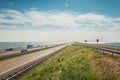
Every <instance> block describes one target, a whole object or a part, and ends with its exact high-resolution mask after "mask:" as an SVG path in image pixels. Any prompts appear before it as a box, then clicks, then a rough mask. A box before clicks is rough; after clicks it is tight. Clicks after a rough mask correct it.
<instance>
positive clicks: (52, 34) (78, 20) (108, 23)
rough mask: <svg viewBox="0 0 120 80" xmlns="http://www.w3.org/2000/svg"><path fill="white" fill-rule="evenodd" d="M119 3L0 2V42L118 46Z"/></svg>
mask: <svg viewBox="0 0 120 80" xmlns="http://www.w3.org/2000/svg"><path fill="white" fill-rule="evenodd" d="M119 7H120V0H0V42H6V41H7V42H10V41H12V42H14V41H15V42H16V41H61V42H62V41H63V42H64V41H65V42H66V41H79V42H84V40H88V42H95V41H96V39H100V42H120V37H119V35H120V9H119Z"/></svg>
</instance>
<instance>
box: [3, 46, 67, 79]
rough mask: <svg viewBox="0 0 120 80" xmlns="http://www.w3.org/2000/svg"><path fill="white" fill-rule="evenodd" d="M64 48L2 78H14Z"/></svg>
mask: <svg viewBox="0 0 120 80" xmlns="http://www.w3.org/2000/svg"><path fill="white" fill-rule="evenodd" d="M66 47H67V46H66ZM66 47H64V48H66ZM64 48H62V49H64ZM62 49H60V50H57V51H55V52H53V53H52V54H50V55H47V56H45V57H43V58H42V59H40V60H39V61H37V62H34V63H33V64H31V65H28V66H26V67H24V69H22V70H20V71H17V72H15V73H14V74H13V75H9V77H7V78H6V79H2V80H12V79H13V78H14V77H16V76H18V75H19V74H21V73H23V72H25V71H26V70H28V69H30V68H32V67H34V66H36V65H38V64H40V63H41V62H43V61H45V60H46V59H48V58H49V57H51V56H53V55H55V54H56V53H57V52H59V51H61V50H62Z"/></svg>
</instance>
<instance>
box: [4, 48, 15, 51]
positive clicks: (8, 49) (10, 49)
mask: <svg viewBox="0 0 120 80" xmlns="http://www.w3.org/2000/svg"><path fill="white" fill-rule="evenodd" d="M13 50H14V48H7V49H6V50H5V51H13Z"/></svg>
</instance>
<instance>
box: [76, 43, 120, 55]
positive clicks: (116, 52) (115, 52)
mask: <svg viewBox="0 0 120 80" xmlns="http://www.w3.org/2000/svg"><path fill="white" fill-rule="evenodd" d="M76 46H83V47H88V48H92V49H96V50H101V51H103V53H104V52H105V51H106V52H110V53H112V57H113V54H120V51H119V50H112V49H107V48H100V47H95V46H88V45H76Z"/></svg>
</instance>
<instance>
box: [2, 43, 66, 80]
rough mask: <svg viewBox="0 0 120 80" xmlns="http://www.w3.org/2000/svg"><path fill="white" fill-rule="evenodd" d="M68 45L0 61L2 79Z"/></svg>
mask: <svg viewBox="0 0 120 80" xmlns="http://www.w3.org/2000/svg"><path fill="white" fill-rule="evenodd" d="M66 46H67V44H66V45H61V46H57V47H53V48H49V49H45V50H42V51H38V52H33V53H32V54H27V55H23V56H20V57H15V58H11V59H7V60H3V61H0V79H3V78H6V77H8V76H9V75H11V74H14V73H15V72H17V71H19V70H21V69H23V68H24V67H26V66H28V65H30V64H32V63H34V62H36V61H38V60H40V59H42V58H44V57H46V56H48V55H50V54H53V53H54V52H56V51H59V50H60V49H62V48H64V47H66Z"/></svg>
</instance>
